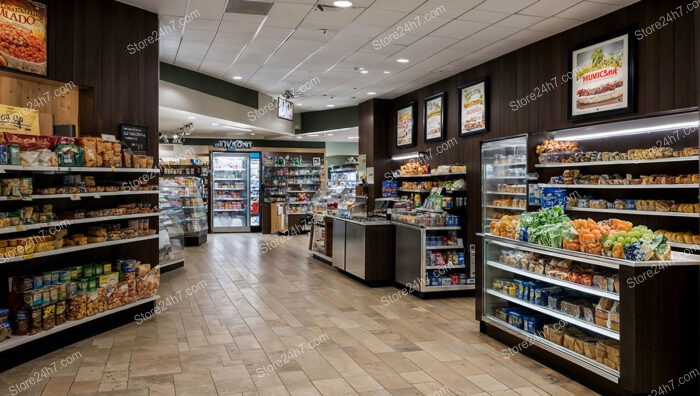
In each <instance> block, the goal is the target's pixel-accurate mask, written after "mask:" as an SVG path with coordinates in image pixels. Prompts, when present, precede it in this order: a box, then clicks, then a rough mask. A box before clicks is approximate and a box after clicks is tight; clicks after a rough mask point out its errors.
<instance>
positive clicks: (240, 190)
mask: <svg viewBox="0 0 700 396" xmlns="http://www.w3.org/2000/svg"><path fill="white" fill-rule="evenodd" d="M249 172H250V164H249V155H248V154H247V153H224V152H212V153H211V186H212V188H211V195H212V197H211V204H210V205H209V207H210V208H211V209H210V211H211V218H212V232H249V231H250V216H249V214H250V212H249V208H250V188H249V178H250V173H249Z"/></svg>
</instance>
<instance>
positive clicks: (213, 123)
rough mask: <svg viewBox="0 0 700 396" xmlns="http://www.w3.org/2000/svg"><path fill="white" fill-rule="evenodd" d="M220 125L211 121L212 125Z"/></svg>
mask: <svg viewBox="0 0 700 396" xmlns="http://www.w3.org/2000/svg"><path fill="white" fill-rule="evenodd" d="M218 125H219V124H217V123H215V122H212V123H211V126H218Z"/></svg>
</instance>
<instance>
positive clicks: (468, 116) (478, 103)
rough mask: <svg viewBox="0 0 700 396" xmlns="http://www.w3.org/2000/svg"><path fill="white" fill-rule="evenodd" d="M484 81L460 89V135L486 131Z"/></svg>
mask: <svg viewBox="0 0 700 396" xmlns="http://www.w3.org/2000/svg"><path fill="white" fill-rule="evenodd" d="M486 87H487V85H486V80H482V81H478V82H476V83H472V84H469V85H466V86H463V87H460V88H459V89H460V122H459V123H460V128H461V130H460V135H466V134H471V133H477V132H484V131H486V130H487V125H486V123H487V120H488V117H487V112H486V106H487V102H486Z"/></svg>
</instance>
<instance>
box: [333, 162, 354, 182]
mask: <svg viewBox="0 0 700 396" xmlns="http://www.w3.org/2000/svg"><path fill="white" fill-rule="evenodd" d="M358 165H359V164H357V163H345V164H342V165H336V166H331V167H329V168H328V188H338V187H341V188H355V187H356V186H357V184H358V182H359V179H358V174H357V167H358Z"/></svg>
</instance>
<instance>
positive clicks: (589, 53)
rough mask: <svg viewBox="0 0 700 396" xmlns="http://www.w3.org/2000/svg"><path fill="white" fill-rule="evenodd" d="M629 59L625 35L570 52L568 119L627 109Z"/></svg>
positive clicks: (629, 85) (629, 91)
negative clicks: (569, 109)
mask: <svg viewBox="0 0 700 396" xmlns="http://www.w3.org/2000/svg"><path fill="white" fill-rule="evenodd" d="M629 60H630V53H629V35H628V34H625V35H622V36H618V37H615V38H613V39H610V40H607V41H603V42H601V43H597V44H594V45H591V46H588V47H585V48H581V49H579V50H576V51H573V52H572V64H573V74H574V79H573V81H572V89H571V114H570V115H571V117H572V118H576V117H577V116H578V117H580V116H583V115H587V114H588V115H593V114H595V115H596V116H600V115H605V114H610V113H609V111H618V112H620V111H626V110H627V109H628V108H630V107H631V103H632V100H631V85H632V82H631V79H630V74H629V71H630V62H629Z"/></svg>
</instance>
